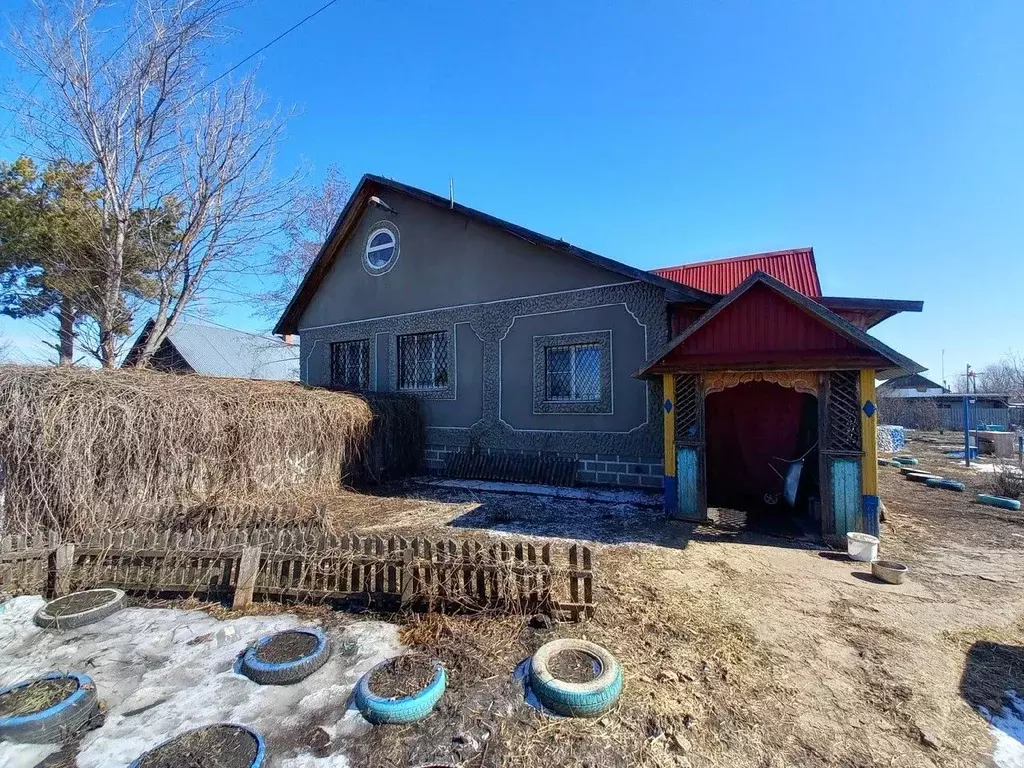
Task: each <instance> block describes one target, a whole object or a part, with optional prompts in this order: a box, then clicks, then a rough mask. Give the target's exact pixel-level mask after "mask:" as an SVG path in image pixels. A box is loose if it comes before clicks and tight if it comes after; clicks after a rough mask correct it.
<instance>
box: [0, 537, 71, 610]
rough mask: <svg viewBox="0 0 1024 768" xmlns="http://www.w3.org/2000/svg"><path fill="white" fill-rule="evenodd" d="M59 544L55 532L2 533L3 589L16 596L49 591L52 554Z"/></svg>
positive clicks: (0, 577) (0, 588)
mask: <svg viewBox="0 0 1024 768" xmlns="http://www.w3.org/2000/svg"><path fill="white" fill-rule="evenodd" d="M59 544H60V541H59V539H58V537H57V534H56V533H52V534H49V535H44V534H42V533H39V534H36V535H34V536H0V592H6V593H8V594H14V595H24V594H29V595H31V594H36V595H38V594H43V593H45V592H47V591H48V586H49V585H48V582H49V578H50V567H49V566H50V555H51V553H52V552H54V551H56V549H57V546H58V545H59Z"/></svg>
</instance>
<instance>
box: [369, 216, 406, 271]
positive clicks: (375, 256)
mask: <svg viewBox="0 0 1024 768" xmlns="http://www.w3.org/2000/svg"><path fill="white" fill-rule="evenodd" d="M396 261H398V227H396V226H395V225H394V224H392V223H391V222H389V221H380V222H377V224H376V225H374V227H373V229H372V230H371V232H370V236H369V237H368V238H366V251H365V252H364V254H363V265H364V266H365V267H366V271H367V272H369V273H370V274H371V275H383V274H384V273H385V272H388V271H390V270H391V268H392V267H393V266H395V262H396Z"/></svg>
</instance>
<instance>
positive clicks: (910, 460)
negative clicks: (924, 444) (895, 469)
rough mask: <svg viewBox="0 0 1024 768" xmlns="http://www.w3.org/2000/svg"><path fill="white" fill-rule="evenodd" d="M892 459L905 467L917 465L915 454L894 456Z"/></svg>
mask: <svg viewBox="0 0 1024 768" xmlns="http://www.w3.org/2000/svg"><path fill="white" fill-rule="evenodd" d="M892 460H893V461H895V462H896V463H897V464H900V465H902V466H905V467H916V466H917V459H915V458H914V457H913V456H894V457H893V459H892Z"/></svg>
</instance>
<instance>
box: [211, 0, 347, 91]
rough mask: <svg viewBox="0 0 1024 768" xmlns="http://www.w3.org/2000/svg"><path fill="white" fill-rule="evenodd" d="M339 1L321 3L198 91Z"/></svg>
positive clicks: (225, 75)
mask: <svg viewBox="0 0 1024 768" xmlns="http://www.w3.org/2000/svg"><path fill="white" fill-rule="evenodd" d="M337 2H338V0H330V2H327V3H324V4H323V5H321V6H320V7H319V8H317V9H316V10H315V11H313V12H312V13H311V14H309V15H308V16H306V17H305V18H304V19H302V20H301V21H298V22H296V23H295V24H293V25H292V26H290V27H288V29H286V30H285V31H284V32H282V33H281V34H280V35H278V36H277V37H275V38H274V39H273V40H271V41H270V42H269V43H267V44H266V45H264V46H263V47H261V48H257V49H256V50H255V51H253V52H252V53H250V54H249V55H248V56H246V57H245V58H244V59H242V60H241V61H240V62H238V63H237V64H235V65H234V66H233V67H231V68H230V69H228V70H227V71H225V72H222V73H221V74H219V75H217V76H216V77H215V78H213V80H211V81H210V82H208V83H207V84H206V85H204V86H203V87H202V88H200V89H199V90H198V91H196V93H202V92H203V91H205V90H206V89H207V88H209V87H210V86H211V85H213V84H214V83H216V82H217V81H218V80H222V79H223V78H225V77H227V76H228V75H230V74H231V73H232V72H234V71H235V70H236V69H238V68H239V67H240V66H242V65H243V64H245V63H246V62H247V61H250V60H252V59H253V58H255V57H256V56H258V55H259V54H261V53H263V51H265V50H267V48H269V47H270V46H272V45H273V44H274V43H276V42H277V41H278V40H280V39H281V38H283V37H286V36H287V35H289V34H291V33H292V32H294V31H295V30H296V29H298V28H299V27H301V26H302V25H303V24H305V23H306V22H307V21H309V20H310V19H312V18H313V17H315V16H318V15H320V14H321V13H323V12H324V11H326V10H327V9H328V8H330V7H331V6H332V5H334V4H335V3H337Z"/></svg>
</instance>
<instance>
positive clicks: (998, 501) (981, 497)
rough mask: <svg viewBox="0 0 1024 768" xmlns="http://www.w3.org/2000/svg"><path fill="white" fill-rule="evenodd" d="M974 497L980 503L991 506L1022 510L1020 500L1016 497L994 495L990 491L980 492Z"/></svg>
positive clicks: (1015, 510) (1016, 510)
mask: <svg viewBox="0 0 1024 768" xmlns="http://www.w3.org/2000/svg"><path fill="white" fill-rule="evenodd" d="M974 498H975V500H976V501H977V502H978V503H979V504H987V505H988V506H990V507H999V508H1001V509H1010V510H1013V511H1014V512H1019V511H1020V502H1019V501H1017V500H1016V499H1007V498H1004V497H1003V496H992V495H991V494H988V493H979V494H978V495H977V496H975V497H974Z"/></svg>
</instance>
